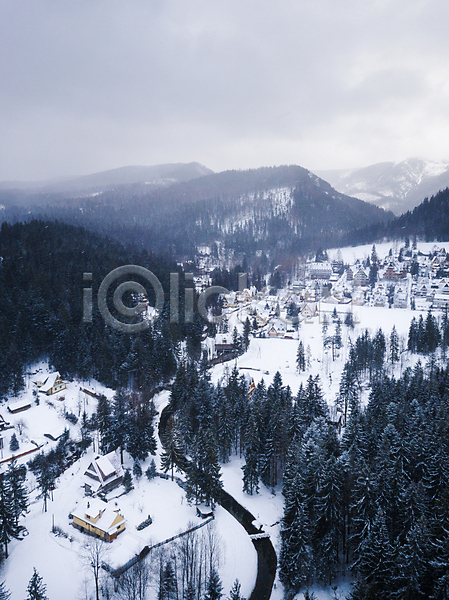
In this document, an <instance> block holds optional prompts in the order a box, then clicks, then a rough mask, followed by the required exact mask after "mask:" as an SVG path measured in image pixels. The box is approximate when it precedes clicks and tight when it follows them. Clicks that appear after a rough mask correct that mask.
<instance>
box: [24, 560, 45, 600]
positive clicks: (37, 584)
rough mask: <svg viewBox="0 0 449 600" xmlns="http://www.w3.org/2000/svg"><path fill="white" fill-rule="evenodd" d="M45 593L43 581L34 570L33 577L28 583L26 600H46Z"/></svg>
mask: <svg viewBox="0 0 449 600" xmlns="http://www.w3.org/2000/svg"><path fill="white" fill-rule="evenodd" d="M46 591H47V586H46V585H45V583H44V580H43V579H42V577H41V576H40V575H39V573H38V572H37V571H36V569H35V568H34V569H33V575H32V576H31V579H30V581H29V583H28V587H27V597H26V600H48V598H47V596H46V595H45V592H46Z"/></svg>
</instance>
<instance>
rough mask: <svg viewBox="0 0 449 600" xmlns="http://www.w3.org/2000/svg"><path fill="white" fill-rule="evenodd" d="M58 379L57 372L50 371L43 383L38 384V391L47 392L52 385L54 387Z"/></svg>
mask: <svg viewBox="0 0 449 600" xmlns="http://www.w3.org/2000/svg"><path fill="white" fill-rule="evenodd" d="M58 379H61V376H60V375H59V373H51V375H49V376H48V377H47V379H46V380H45V381H44V382H43V384H42V385H41V386H40V389H39V391H40V392H43V393H46V392H48V391H49V390H51V388H52V387H54V385H55V383H56V381H57V380H58Z"/></svg>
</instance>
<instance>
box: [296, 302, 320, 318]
mask: <svg viewBox="0 0 449 600" xmlns="http://www.w3.org/2000/svg"><path fill="white" fill-rule="evenodd" d="M300 312H301V316H302V317H304V318H305V319H309V318H311V317H315V316H316V315H317V314H318V308H317V305H316V304H315V303H314V302H304V305H303V306H302V308H301V311H300Z"/></svg>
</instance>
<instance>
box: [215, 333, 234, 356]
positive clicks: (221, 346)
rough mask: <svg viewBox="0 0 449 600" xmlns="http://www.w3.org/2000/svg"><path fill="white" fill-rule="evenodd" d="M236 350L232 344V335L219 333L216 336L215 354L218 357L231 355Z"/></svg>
mask: <svg viewBox="0 0 449 600" xmlns="http://www.w3.org/2000/svg"><path fill="white" fill-rule="evenodd" d="M233 350H234V345H233V343H232V334H230V333H217V335H216V336H215V352H216V354H217V356H222V355H224V354H231V353H232V352H233Z"/></svg>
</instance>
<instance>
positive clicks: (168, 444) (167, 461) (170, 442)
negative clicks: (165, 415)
mask: <svg viewBox="0 0 449 600" xmlns="http://www.w3.org/2000/svg"><path fill="white" fill-rule="evenodd" d="M162 443H163V447H164V449H163V451H162V454H161V467H162V470H163V471H164V473H167V472H168V471H171V478H172V480H173V471H174V469H175V468H176V470H177V471H181V470H182V469H183V467H184V466H185V461H184V448H183V445H182V443H181V438H180V435H179V431H178V429H177V426H176V423H175V420H174V417H173V416H171V417H170V418H169V419H168V422H167V426H166V428H165V434H164V436H163V439H162Z"/></svg>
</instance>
